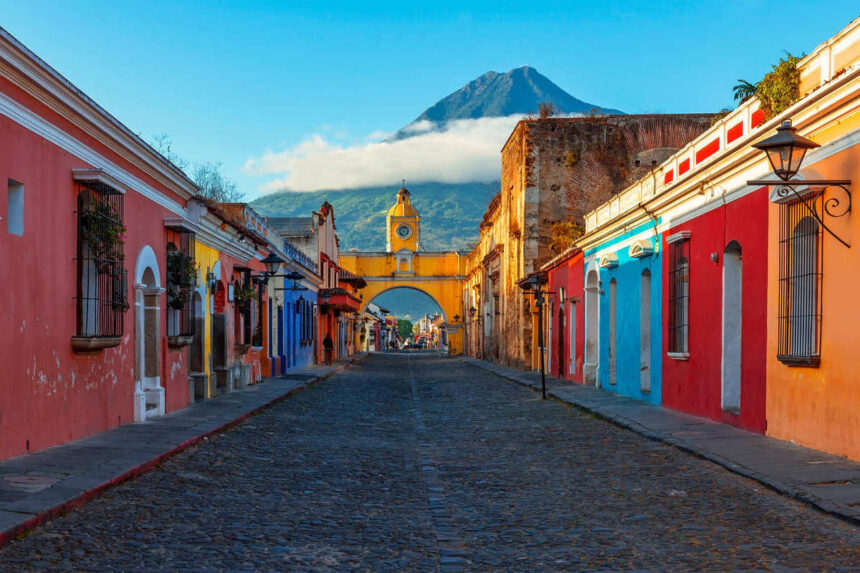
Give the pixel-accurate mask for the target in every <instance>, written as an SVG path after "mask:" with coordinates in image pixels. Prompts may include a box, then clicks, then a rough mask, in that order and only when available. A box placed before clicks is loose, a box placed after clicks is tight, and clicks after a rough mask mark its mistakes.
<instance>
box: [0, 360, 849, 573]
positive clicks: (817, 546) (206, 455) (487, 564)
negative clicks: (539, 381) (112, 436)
mask: <svg viewBox="0 0 860 573" xmlns="http://www.w3.org/2000/svg"><path fill="white" fill-rule="evenodd" d="M0 570H3V571H34V570H44V571H62V570H75V571H174V570H181V571H236V570H240V571H244V570H248V571H353V570H355V571H440V570H441V571H460V570H464V571H528V572H531V571H577V570H589V571H590V570H600V571H614V570H621V571H631V570H642V571H692V570H709V571H727V570H774V571H802V570H814V571H823V570H827V571H840V570H841V571H849V570H850V571H858V570H860V530H858V529H856V528H854V527H852V526H850V525H848V524H846V523H843V522H841V521H838V520H835V519H833V518H831V517H828V516H826V515H823V514H820V513H817V512H815V511H814V510H812V509H810V508H808V507H806V506H804V505H801V504H799V503H796V502H793V501H790V500H787V499H785V498H783V497H781V496H779V495H777V494H775V493H772V492H770V491H768V490H765V489H763V488H762V487H761V486H759V485H758V484H756V483H755V482H752V481H749V480H746V479H744V478H741V477H738V476H736V475H734V474H732V473H729V472H727V471H725V470H723V469H722V468H719V467H717V466H715V465H713V464H711V463H709V462H706V461H703V460H699V459H697V458H694V457H691V456H688V455H686V454H684V453H682V452H680V451H678V450H676V449H674V448H672V447H670V446H667V445H664V444H661V443H657V442H652V441H649V440H646V439H644V438H642V437H641V436H639V435H637V434H634V433H632V432H629V431H626V430H623V429H621V428H618V427H615V426H613V425H610V424H607V423H604V422H602V421H599V420H596V419H594V418H592V417H590V416H588V415H586V414H584V413H581V412H579V411H578V410H574V409H571V408H568V407H566V406H564V405H562V404H559V403H557V402H555V401H547V402H543V401H541V400H539V399H538V395H537V394H535V393H532V392H530V391H528V390H526V389H523V388H522V387H520V386H518V385H516V384H514V383H511V382H507V381H504V380H502V379H500V378H498V377H496V376H495V375H493V374H491V373H489V372H486V371H483V370H479V369H477V368H474V367H472V366H468V365H466V364H463V363H461V362H459V361H458V360H456V359H448V358H436V357H426V356H424V357H420V358H419V357H415V356H412V357H409V356H407V355H399V356H374V357H371V358H370V359H368V360H366V361H365V362H363V363H362V364H360V365H358V366H356V367H353V368H350V369H348V370H346V371H344V372H342V373H340V374H337V375H335V376H334V377H332V378H330V379H329V380H327V381H325V382H323V383H321V384H319V385H317V386H315V387H313V388H311V389H309V390H307V391H305V392H302V393H300V394H298V395H297V396H295V397H293V398H291V399H289V400H287V401H285V402H283V403H281V404H279V405H278V406H276V407H274V408H272V409H270V410H268V411H266V412H264V413H262V414H260V415H258V416H256V417H254V418H252V419H250V420H249V421H248V422H246V423H245V424H242V425H240V426H238V427H237V428H235V429H233V430H231V431H229V432H227V433H224V434H222V435H219V436H217V437H215V438H213V439H210V440H208V441H207V442H206V443H204V444H202V445H199V446H196V447H194V448H192V449H190V450H188V451H187V452H185V453H183V454H180V455H178V456H176V457H174V458H172V459H171V460H170V461H168V462H167V463H165V464H163V465H162V466H161V467H159V468H158V469H156V470H154V471H152V472H150V473H148V474H146V475H144V476H142V477H140V478H138V479H136V480H134V481H132V482H128V483H126V484H123V485H121V486H118V487H116V488H114V489H112V490H110V491H109V492H108V493H107V494H106V495H104V496H102V497H101V498H98V499H96V500H95V501H93V502H91V503H89V504H88V505H86V506H84V507H83V508H81V509H79V510H77V511H74V512H72V513H70V514H69V515H67V516H64V517H62V518H59V519H57V520H55V521H53V522H50V523H48V524H46V525H44V526H43V527H41V528H39V529H36V530H35V531H33V532H32V533H30V534H29V535H28V536H26V537H24V538H22V539H19V540H17V541H14V542H13V543H11V544H10V545H8V546H7V547H6V548H4V549H3V550H2V551H0Z"/></svg>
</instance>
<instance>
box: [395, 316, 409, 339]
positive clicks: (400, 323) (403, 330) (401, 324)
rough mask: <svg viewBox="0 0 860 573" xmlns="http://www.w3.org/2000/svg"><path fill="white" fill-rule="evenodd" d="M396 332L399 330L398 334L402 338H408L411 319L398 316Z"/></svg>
mask: <svg viewBox="0 0 860 573" xmlns="http://www.w3.org/2000/svg"><path fill="white" fill-rule="evenodd" d="M397 332H399V333H400V336H401V337H403V338H409V337H410V336H412V321H410V320H406V319H405V318H398V319H397Z"/></svg>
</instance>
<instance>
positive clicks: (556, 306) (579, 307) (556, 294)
mask: <svg viewBox="0 0 860 573" xmlns="http://www.w3.org/2000/svg"><path fill="white" fill-rule="evenodd" d="M541 271H542V272H545V273H546V275H547V284H546V290H547V291H548V292H549V293H550V294H549V296H547V297H546V300H547V302H546V305H545V306H544V312H546V313H547V316H546V317H545V320H546V322H547V326H546V328H545V330H544V331H545V332H547V338H548V344H547V353H546V355H547V362H546V371H547V374H549V375H550V376H555V377H556V378H564V379H566V380H572V381H574V382H577V383H579V384H582V365H583V357H584V354H583V348H584V347H583V344H584V333H585V320H584V305H583V299H582V293H583V276H584V269H583V257H582V251H580V250H579V249H577V248H575V247H573V248H570V249H568V250H567V251H565V252H564V253H562V254H561V255H559V256H557V257H555V258H554V259H552V260H551V261H549V262H548V263H546V264H545V265H544V266H543V267H542V268H541Z"/></svg>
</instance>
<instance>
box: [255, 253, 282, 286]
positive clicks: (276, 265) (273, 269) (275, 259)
mask: <svg viewBox="0 0 860 573" xmlns="http://www.w3.org/2000/svg"><path fill="white" fill-rule="evenodd" d="M260 262H261V263H263V264H264V265H265V266H266V270H265V271H263V273H262V274H261V275H260V276H261V277H262V279H263V282H268V281H269V279H270V278H272V277H273V276H275V275H276V274H278V269H280V268H281V264H282V263H284V262H286V261H284V259H282V258H281V257H279V256H278V255H276V254H275V251H269V255H268V256H267V257H266V258H265V259H263V260H262V261H260Z"/></svg>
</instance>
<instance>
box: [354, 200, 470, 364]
mask: <svg viewBox="0 0 860 573" xmlns="http://www.w3.org/2000/svg"><path fill="white" fill-rule="evenodd" d="M385 232H386V237H387V249H386V250H385V251H363V252H356V251H350V252H346V253H341V254H340V264H341V266H342V267H343V268H344V269H347V270H348V271H350V272H351V273H353V274H355V275H357V276H359V277H361V278H363V279H364V281H365V282H366V286H365V287H364V289H363V301H362V303H361V310H362V312H363V311H364V308H365V307H366V306H367V304H368V303H370V302H372V301H373V299H375V298H376V297H377V296H379V295H380V294H382V293H384V292H387V291H389V290H392V289H397V288H404V287H405V288H412V289H415V290H418V291H421V292H423V293H424V294H426V295H428V296H429V297H430V298H432V299H433V300H434V301H435V302H436V304H438V305H439V308H440V309H441V310H442V313H443V315H444V318H445V327H444V329H445V332H446V333H447V340H448V352H449V353H450V354H460V353H461V352H463V336H462V313H463V310H462V304H461V301H462V298H461V297H462V288H463V287H462V284H463V280H464V278H465V277H464V270H465V253H460V252H457V251H425V250H423V249H422V248H421V243H420V236H421V217H420V215H419V213H418V211H417V210H416V209H415V207H414V206H413V205H412V200H411V194H410V192H409V191H408V190H407V189H406V188H405V187H404V188H401V189H400V190H399V191H398V192H397V197H396V202H395V204H394V205H392V207H391V208H390V209H389V211H388V215H387V217H386V229H385Z"/></svg>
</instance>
